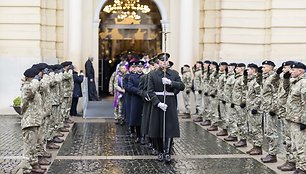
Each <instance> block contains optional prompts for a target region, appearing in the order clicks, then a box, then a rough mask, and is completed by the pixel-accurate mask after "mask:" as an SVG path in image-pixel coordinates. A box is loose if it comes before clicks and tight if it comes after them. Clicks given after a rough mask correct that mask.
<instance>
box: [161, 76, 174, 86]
mask: <svg viewBox="0 0 306 174" xmlns="http://www.w3.org/2000/svg"><path fill="white" fill-rule="evenodd" d="M162 82H163V84H164V85H171V83H172V82H171V80H170V79H168V78H166V77H164V78H162Z"/></svg>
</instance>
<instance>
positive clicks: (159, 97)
mask: <svg viewBox="0 0 306 174" xmlns="http://www.w3.org/2000/svg"><path fill="white" fill-rule="evenodd" d="M169 57H170V55H169V54H165V53H163V54H160V55H158V59H159V66H160V68H159V69H158V70H156V71H154V72H152V73H150V76H149V83H148V94H149V96H150V99H151V102H152V111H151V117H150V123H149V133H148V134H149V137H151V138H156V139H157V142H158V151H159V155H158V159H159V160H160V161H162V160H165V162H166V163H169V162H171V158H170V152H171V148H172V140H173V138H174V137H180V129H179V121H178V113H177V96H176V95H177V94H178V92H179V91H183V90H184V88H185V85H184V83H183V82H182V81H181V78H180V76H179V73H178V72H177V71H175V70H171V69H169V68H168V66H169V62H168V58H169ZM164 71H166V77H165V78H164ZM164 85H166V91H167V92H166V94H165V95H166V101H165V103H164V93H163V91H164ZM164 112H166V122H165V134H166V135H165V137H166V138H167V140H166V142H167V143H166V145H165V146H164V147H166V149H163V130H164V129H163V122H164V119H163V118H164ZM163 152H165V154H163Z"/></svg>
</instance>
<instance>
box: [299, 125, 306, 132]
mask: <svg viewBox="0 0 306 174" xmlns="http://www.w3.org/2000/svg"><path fill="white" fill-rule="evenodd" d="M305 129H306V125H305V124H302V123H301V124H300V130H301V131H303V130H305Z"/></svg>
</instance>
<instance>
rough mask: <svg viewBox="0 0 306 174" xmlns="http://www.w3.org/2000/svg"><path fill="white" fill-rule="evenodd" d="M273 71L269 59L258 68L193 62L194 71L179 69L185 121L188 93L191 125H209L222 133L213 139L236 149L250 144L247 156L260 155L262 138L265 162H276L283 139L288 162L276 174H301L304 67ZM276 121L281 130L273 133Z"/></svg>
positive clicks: (305, 165) (305, 123) (304, 166)
mask: <svg viewBox="0 0 306 174" xmlns="http://www.w3.org/2000/svg"><path fill="white" fill-rule="evenodd" d="M275 67H276V66H275V64H274V62H272V61H269V60H267V61H264V62H262V64H261V66H258V65H256V64H253V63H251V64H248V65H245V64H244V63H229V64H228V63H226V62H220V63H217V62H215V61H209V60H206V61H204V62H202V61H198V62H196V64H195V65H194V67H193V68H192V69H191V68H190V66H189V65H185V66H183V67H182V68H181V73H182V79H183V82H184V84H185V87H186V88H185V90H184V92H183V98H184V104H185V109H186V110H185V113H184V116H183V118H191V114H190V94H191V93H193V92H194V95H195V102H196V108H195V109H196V113H195V115H196V118H195V119H194V122H200V124H201V125H202V126H209V127H208V128H207V130H208V131H218V130H219V128H220V131H219V132H218V133H217V136H227V137H226V138H224V140H225V141H229V142H236V143H234V146H236V147H238V148H239V147H245V146H247V139H249V141H250V142H251V143H252V145H253V148H252V149H251V150H250V151H248V152H247V153H248V154H250V155H262V146H263V142H264V139H266V140H267V143H268V147H269V149H268V155H267V156H265V157H263V158H261V161H262V162H264V163H274V162H277V152H278V149H279V145H280V144H278V139H279V138H280V137H279V135H281V137H282V140H283V142H282V143H283V144H284V147H285V150H286V152H285V154H286V163H285V164H283V165H281V166H278V169H279V170H282V171H294V174H305V173H306V149H305V147H306V138H305V137H306V131H305V129H306V75H305V70H306V66H305V65H304V64H303V63H301V62H295V61H286V62H283V63H282V65H281V66H280V67H278V68H275ZM192 72H193V74H192ZM192 76H193V77H192ZM279 122H280V125H281V129H277V128H278V123H279ZM278 130H281V132H278Z"/></svg>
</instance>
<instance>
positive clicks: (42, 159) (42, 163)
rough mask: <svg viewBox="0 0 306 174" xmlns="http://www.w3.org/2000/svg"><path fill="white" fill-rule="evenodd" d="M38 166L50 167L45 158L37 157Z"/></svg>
mask: <svg viewBox="0 0 306 174" xmlns="http://www.w3.org/2000/svg"><path fill="white" fill-rule="evenodd" d="M38 164H39V165H43V166H45V165H50V164H51V162H50V161H48V160H47V159H46V158H43V157H38Z"/></svg>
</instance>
